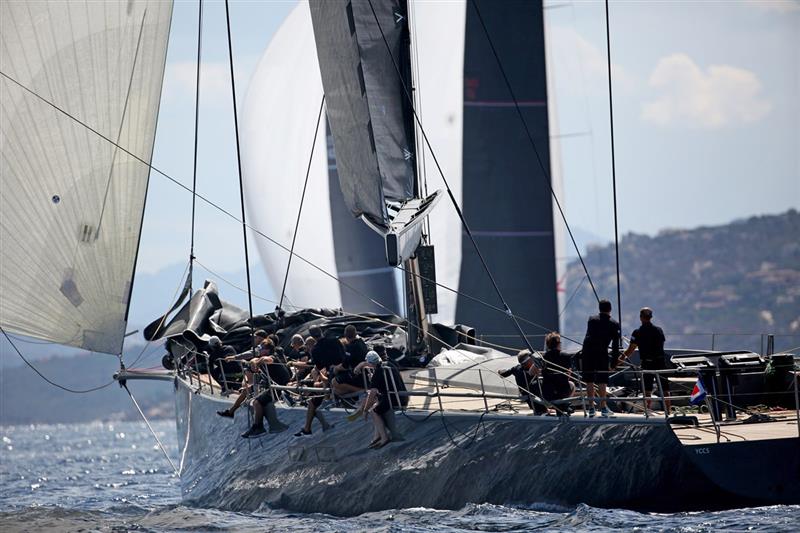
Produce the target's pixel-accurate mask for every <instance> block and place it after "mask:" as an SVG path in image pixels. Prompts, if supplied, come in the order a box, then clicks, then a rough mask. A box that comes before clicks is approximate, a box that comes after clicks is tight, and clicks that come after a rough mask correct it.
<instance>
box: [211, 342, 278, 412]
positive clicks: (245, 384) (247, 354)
mask: <svg viewBox="0 0 800 533" xmlns="http://www.w3.org/2000/svg"><path fill="white" fill-rule="evenodd" d="M266 338H267V332H266V331H264V330H263V329H259V330H256V331H255V332H254V333H253V349H251V350H246V351H244V352H242V353H240V354H238V355H229V356H227V357H226V358H225V361H228V362H233V361H237V362H239V364H240V365H241V367H242V369H243V374H244V377H243V378H242V385H241V388H240V389H239V397H238V398H236V401H235V402H234V403H233V405H232V406H231V407H229V408H228V409H223V410H222V411H217V414H218V415H219V416H222V417H225V418H233V417H234V413H236V410H237V409H239V407H240V406H241V405H242V404H243V403H244V401H245V400H246V399H247V396H248V395H249V394H250V393H251V392H252V390H253V371H252V370H251V369H250V365H242V362H243V361H249V360H251V359H253V357H254V356H255V355H257V354H258V355H260V354H259V352H260V350H261V348H260V346H261V343H262V342H264V340H266Z"/></svg>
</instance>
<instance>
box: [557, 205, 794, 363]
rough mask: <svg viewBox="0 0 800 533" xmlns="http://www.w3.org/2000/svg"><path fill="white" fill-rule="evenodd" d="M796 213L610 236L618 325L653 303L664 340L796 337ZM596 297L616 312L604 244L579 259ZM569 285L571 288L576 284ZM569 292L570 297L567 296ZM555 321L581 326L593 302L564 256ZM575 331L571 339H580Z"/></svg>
mask: <svg viewBox="0 0 800 533" xmlns="http://www.w3.org/2000/svg"><path fill="white" fill-rule="evenodd" d="M799 236H800V213H798V212H797V211H795V210H790V211H788V212H786V213H784V214H781V215H769V216H759V217H751V218H748V219H746V220H737V221H735V222H733V223H731V224H727V225H724V226H714V227H701V228H697V229H693V230H664V231H662V232H660V233H659V234H658V235H657V236H655V237H648V236H645V235H637V234H628V235H625V236H624V237H623V238H622V239H621V240H620V250H619V253H620V274H621V284H620V285H621V292H622V310H623V314H622V320H623V333H624V334H625V335H630V333H631V331H632V330H633V329H634V328H635V327H636V326H637V325H638V324H639V319H638V316H639V309H640V308H641V307H643V306H648V307H651V308H653V310H654V313H655V316H654V321H655V322H657V323H658V324H659V325H661V326H662V327H664V330H665V332H666V333H667V337H668V344H669V345H671V346H672V347H678V346H681V347H697V348H710V347H711V343H712V336H711V335H710V333H716V334H717V335H716V336H715V337H714V339H713V342H714V345H715V348H717V349H720V348H723V349H733V348H736V347H741V348H743V349H751V350H760V349H761V347H762V342H763V341H762V337H761V335H760V334H762V333H773V334H776V340H775V342H776V347H777V348H778V349H789V348H793V347H797V346H798V345H800V239H799ZM584 259H585V261H586V263H587V267H588V269H589V273H590V275H591V277H592V280H593V281H594V283H595V286H596V287H597V291H598V293H599V295H600V297H601V298H603V297H605V298H608V299H609V300H611V301H612V303H613V304H614V306H615V309H614V316H615V317H616V316H617V310H616V272H615V263H614V246H613V244H610V245H606V246H600V247H590V248H589V251H588V252H587V253H586V255H585V257H584ZM576 289H577V292H576ZM573 293H574V296H572V295H573ZM565 295H566V296H565V298H566V299H569V298H570V296H572V300H571V301H570V303H569V305H568V306H567V307H566V309H565V311H564V313H563V315H562V329H563V330H564V331H565V332H567V333H568V334H571V336H573V338H575V337H580V338H582V334H583V332H584V330H585V326H586V319H587V317H588V316H589V315H590V314H594V313H596V312H597V304H596V300H595V298H594V295H593V294H592V291H591V289H590V288H589V284H588V283H587V281H586V280H585V279H584V273H583V269H582V267H581V265H580V263H579V262H577V261H573V262H572V263H570V265H569V267H568V271H567V284H566V290H565ZM580 338H578V339H577V340H580Z"/></svg>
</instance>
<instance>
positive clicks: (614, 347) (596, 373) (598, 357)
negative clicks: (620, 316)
mask: <svg viewBox="0 0 800 533" xmlns="http://www.w3.org/2000/svg"><path fill="white" fill-rule="evenodd" d="M599 310H600V314H599V315H595V316H593V317H590V318H589V323H588V324H587V326H586V336H585V337H584V339H583V350H582V352H583V369H582V375H583V380H584V381H585V382H586V392H587V395H588V396H589V405H588V407H587V409H588V412H587V413H586V414H587V415H589V416H590V417H593V416H594V415H595V411H594V393H595V389H594V387H595V383H596V384H597V385H598V388H599V395H600V416H603V417H608V416H614V413H613V412H612V411H611V410H610V409H609V408H608V406H607V405H606V385H608V375H609V373H610V368H609V360H608V345H609V344H610V345H611V354H612V357H613V358H614V360H615V361H616V359H617V357H619V336H620V329H619V323H618V322H617V321H616V320H614V319H613V318H611V302H609V301H608V300H600V303H599Z"/></svg>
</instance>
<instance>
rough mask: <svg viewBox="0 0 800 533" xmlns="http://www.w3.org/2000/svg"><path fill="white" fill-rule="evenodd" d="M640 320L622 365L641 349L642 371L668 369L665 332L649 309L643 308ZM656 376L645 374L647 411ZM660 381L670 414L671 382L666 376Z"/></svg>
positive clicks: (640, 312)
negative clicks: (655, 322)
mask: <svg viewBox="0 0 800 533" xmlns="http://www.w3.org/2000/svg"><path fill="white" fill-rule="evenodd" d="M639 320H640V321H641V322H642V325H641V326H640V327H639V328H637V329H635V330H634V331H633V333H631V343H630V344H629V345H628V347H627V348H626V349H625V352H624V353H623V354H622V355H621V356H620V358H619V362H620V363H621V362H622V361H624V360H625V359H627V358H628V357H630V355H631V354H632V353H633V351H634V350H636V349H637V348H638V349H639V359H640V360H641V363H642V370H665V369H666V368H667V361H666V354H665V353H664V342H665V341H666V337H664V330H663V329H661V328H660V327H658V326H656V325H655V324H653V310H652V309H650V308H649V307H642V309H641V310H640V311H639ZM655 380H656V374H649V373H647V372H645V373H644V374H643V381H644V383H643V385H644V391H643V392H644V397H645V398H646V399H647V400H646V403H647V409H648V410H649V409H650V402H651V400H650V394H651V393H652V391H653V385H654V384H655ZM658 381H659V383H660V385H661V390H663V391H664V407H666V409H667V412H670V408H671V405H670V401H669V380H668V379H667V378H666V376H664V375H662V374H658Z"/></svg>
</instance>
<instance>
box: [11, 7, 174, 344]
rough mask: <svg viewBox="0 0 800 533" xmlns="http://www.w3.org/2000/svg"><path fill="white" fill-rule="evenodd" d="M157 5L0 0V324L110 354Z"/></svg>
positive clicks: (132, 223)
mask: <svg viewBox="0 0 800 533" xmlns="http://www.w3.org/2000/svg"><path fill="white" fill-rule="evenodd" d="M171 14H172V3H171V2H162V1H160V0H149V1H146V0H143V1H136V2H133V1H131V2H95V1H90V0H86V1H81V0H72V1H69V2H64V1H51V2H46V1H36V2H25V1H17V0H4V1H3V2H1V3H0V25H1V26H2V33H1V34H0V65H1V68H2V73H3V76H2V78H1V79H0V100H2V110H1V111H0V151H1V152H2V163H0V174H2V182H3V183H2V194H1V195H0V197H1V198H0V242H2V247H3V253H2V255H0V294H2V297H0V324H2V326H3V328H4V329H6V330H9V331H13V332H16V333H20V334H23V335H28V336H32V337H36V338H41V339H46V340H50V341H53V342H56V343H60V344H67V345H71V346H77V347H81V348H85V349H87V350H94V351H99V352H109V353H119V352H121V350H122V342H123V337H124V333H125V327H126V321H127V316H126V315H127V310H128V302H129V298H130V292H131V283H132V278H133V272H134V263H135V260H136V254H137V251H138V247H139V234H140V230H141V223H142V212H143V209H144V201H145V195H146V192H147V181H148V176H149V172H150V169H149V167H148V165H147V163H143V162H142V161H149V160H150V157H151V155H152V150H153V141H154V138H155V126H156V118H157V116H158V105H159V101H160V96H161V83H162V78H163V74H164V62H165V58H166V47H167V39H168V35H169V24H170V18H171ZM54 106H57V107H58V108H59V109H61V110H63V112H61V111H59V110H58V109H56V107H54ZM67 114H69V115H71V117H70V116H68V115H67ZM78 121H81V122H83V123H84V124H85V125H81V124H80V123H79V122H78ZM86 125H88V126H89V127H90V128H92V129H93V130H95V131H90V130H89V129H88V128H87V127H86ZM98 133H99V135H98ZM103 137H105V138H103ZM109 141H111V142H109ZM114 143H116V144H117V145H118V146H121V147H124V149H125V151H123V150H120V149H119V148H117V147H116V146H115V145H114ZM126 151H127V152H126ZM128 152H129V153H128ZM130 154H134V155H135V156H136V157H133V156H131V155H130Z"/></svg>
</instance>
